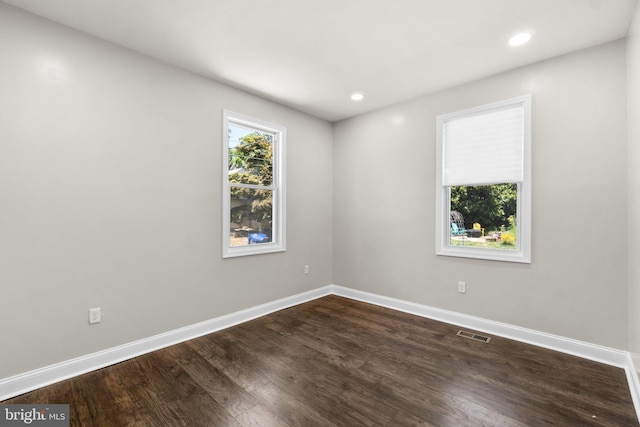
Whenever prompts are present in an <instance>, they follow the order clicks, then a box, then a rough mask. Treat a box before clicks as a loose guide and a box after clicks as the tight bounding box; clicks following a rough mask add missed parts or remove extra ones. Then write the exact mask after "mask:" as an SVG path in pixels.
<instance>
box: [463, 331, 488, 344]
mask: <svg viewBox="0 0 640 427" xmlns="http://www.w3.org/2000/svg"><path fill="white" fill-rule="evenodd" d="M456 335H458V336H460V337H464V338H469V339H470V340H476V341H482V342H485V343H486V342H489V341H491V338H490V337H485V336H484V335H478V334H474V333H473V332H467V331H462V330H460V331H458V333H457V334H456Z"/></svg>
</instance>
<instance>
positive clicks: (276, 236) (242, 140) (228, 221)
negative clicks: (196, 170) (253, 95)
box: [222, 110, 286, 258]
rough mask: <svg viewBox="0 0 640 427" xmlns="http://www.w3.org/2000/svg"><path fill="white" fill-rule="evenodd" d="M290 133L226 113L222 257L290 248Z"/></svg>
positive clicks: (223, 160)
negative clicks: (287, 210)
mask: <svg viewBox="0 0 640 427" xmlns="http://www.w3.org/2000/svg"><path fill="white" fill-rule="evenodd" d="M285 138H286V129H285V128H284V127H282V126H279V125H276V124H273V123H267V122H265V121H262V120H258V119H254V118H252V117H248V116H245V115H242V114H237V113H234V112H232V111H228V110H224V112H223V141H224V143H223V156H222V170H223V171H224V172H223V203H222V206H223V214H222V236H223V239H222V241H223V243H222V256H223V258H229V257H236V256H244V255H254V254H263V253H270V252H281V251H284V250H285V237H286V233H285V197H286V193H285V174H284V165H285Z"/></svg>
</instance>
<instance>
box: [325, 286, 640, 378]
mask: <svg viewBox="0 0 640 427" xmlns="http://www.w3.org/2000/svg"><path fill="white" fill-rule="evenodd" d="M330 289H331V293H333V294H335V295H340V296H343V297H346V298H351V299H355V300H358V301H363V302H367V303H370V304H375V305H379V306H382V307H387V308H391V309H394V310H398V311H403V312H405V313H410V314H415V315H417V316H421V317H427V318H429V319H433V320H439V321H441V322H445V323H450V324H453V325H457V326H462V327H465V328H469V329H474V330H476V331H482V332H485V333H488V334H493V335H498V336H501V337H504V338H509V339H512V340H516V341H520V342H525V343H527V344H533V345H536V346H538V347H544V348H548V349H551V350H556V351H560V352H563V353H568V354H572V355H574V356H579V357H582V358H585V359H590V360H594V361H596V362H600V363H605V364H607V365H613V366H617V367H620V368H625V367H626V366H627V365H628V354H629V353H628V352H626V351H622V350H615V349H612V348H609V347H603V346H599V345H596V344H591V343H587V342H584V341H578V340H574V339H571V338H565V337H561V336H558V335H552V334H547V333H545V332H539V331H535V330H532V329H526V328H521V327H519V326H514V325H509V324H506V323H500V322H494V321H493V320H487V319H483V318H480V317H474V316H469V315H466V314H461V313H457V312H454V311H449V310H443V309H440V308H435V307H430V306H428V305H423V304H417V303H413V302H409V301H404V300H400V299H396V298H390V297H386V296H382V295H377V294H372V293H369V292H364V291H359V290H357V289H351V288H345V287H343V286H338V285H331V288H330Z"/></svg>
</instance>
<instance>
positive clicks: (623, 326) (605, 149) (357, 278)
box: [333, 41, 632, 349]
mask: <svg viewBox="0 0 640 427" xmlns="http://www.w3.org/2000/svg"><path fill="white" fill-rule="evenodd" d="M625 55H626V53H625V42H624V41H618V42H613V43H609V44H606V45H602V46H599V47H595V48H592V49H588V50H584V51H579V52H576V53H573V54H570V55H565V56H562V57H559V58H556V59H553V60H549V61H545V62H542V63H538V64H535V65H532V66H527V67H524V68H521V69H517V70H514V71H511V72H507V73H504V74H500V75H497V76H493V77H490V78H487V79H483V80H480V81H477V82H473V83H471V84H467V85H464V86H460V87H456V88H452V89H449V90H445V91H442V92H439V93H435V94H432V95H429V96H425V97H421V98H418V99H416V100H413V101H410V102H406V103H402V104H400V105H396V106H393V107H389V108H385V109H382V110H379V111H375V112H372V113H370V114H366V115H362V116H359V117H355V118H352V119H349V120H344V121H342V122H339V123H337V124H336V126H335V130H334V181H335V185H334V206H335V215H334V254H333V255H334V256H333V263H334V266H333V268H334V275H333V278H334V283H336V284H339V285H343V286H348V287H353V288H356V289H360V290H364V291H369V292H374V293H378V294H382V295H387V296H390V297H396V298H401V299H405V300H409V301H414V302H417V303H422V304H427V305H430V306H435V307H438V308H442V309H448V310H453V311H456V312H460V313H465V314H469V315H474V316H480V317H483V318H486V319H492V320H495V321H500V322H506V323H509V324H513V325H518V326H522V327H526V328H532V329H535V330H539V331H543V332H548V333H553V334H558V335H561V336H565V337H570V338H574V339H579V340H584V341H587V342H591V343H596V344H601V345H605V346H610V347H614V348H619V349H626V348H627V340H628V336H627V324H628V304H627V293H628V292H627V291H628V289H627V261H626V259H627V236H628V235H631V234H632V230H628V229H627V209H626V206H627V202H626V198H627V192H626V185H625V183H626V178H627V177H626V148H627V147H626V78H625V76H626V62H625ZM527 93H531V94H532V95H533V97H532V103H533V107H532V108H533V116H532V119H533V137H532V141H533V142H532V153H533V154H532V174H533V200H532V206H533V209H532V218H533V226H532V231H533V241H532V259H533V262H532V263H531V265H523V264H511V263H504V262H496V261H481V260H467V259H463V258H447V257H437V256H435V255H434V214H435V212H434V211H435V209H434V201H435V194H434V178H435V169H434V168H435V162H436V159H435V158H434V155H435V145H434V144H435V133H436V132H435V122H436V115H437V114H440V113H445V112H450V111H456V110H460V109H463V108H468V107H472V106H476V105H481V104H485V103H489V102H493V101H498V100H502V99H507V98H511V97H515V96H519V95H522V94H527ZM459 280H462V281H466V282H467V285H468V286H467V287H468V292H467V294H458V293H457V282H458V281H459Z"/></svg>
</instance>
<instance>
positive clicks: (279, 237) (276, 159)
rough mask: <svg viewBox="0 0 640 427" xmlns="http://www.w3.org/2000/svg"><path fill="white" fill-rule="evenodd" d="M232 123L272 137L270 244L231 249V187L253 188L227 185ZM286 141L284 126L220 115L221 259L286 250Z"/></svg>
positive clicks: (238, 115)
mask: <svg viewBox="0 0 640 427" xmlns="http://www.w3.org/2000/svg"><path fill="white" fill-rule="evenodd" d="M230 124H236V125H240V126H243V127H246V128H250V129H255V130H257V131H260V132H266V133H270V134H273V135H274V140H273V182H272V184H271V186H270V187H268V189H269V190H271V191H273V215H272V241H271V242H268V243H259V244H253V245H244V246H231V245H230V242H229V232H230V229H231V187H232V186H240V187H246V188H254V187H255V186H252V185H250V184H231V183H230V182H229V132H228V130H229V125H230ZM286 138H287V129H286V128H285V127H284V126H281V125H278V124H275V123H270V122H267V121H264V120H260V119H256V118H254V117H251V116H247V115H245V114H240V113H236V112H233V111H230V110H223V112H222V141H223V144H222V257H223V258H232V257H239V256H247V255H259V254H268V253H274V252H283V251H285V250H286V223H287V222H286V195H287V192H286V175H285V172H286V170H285V165H286V156H285V154H286ZM260 188H262V187H260Z"/></svg>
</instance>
